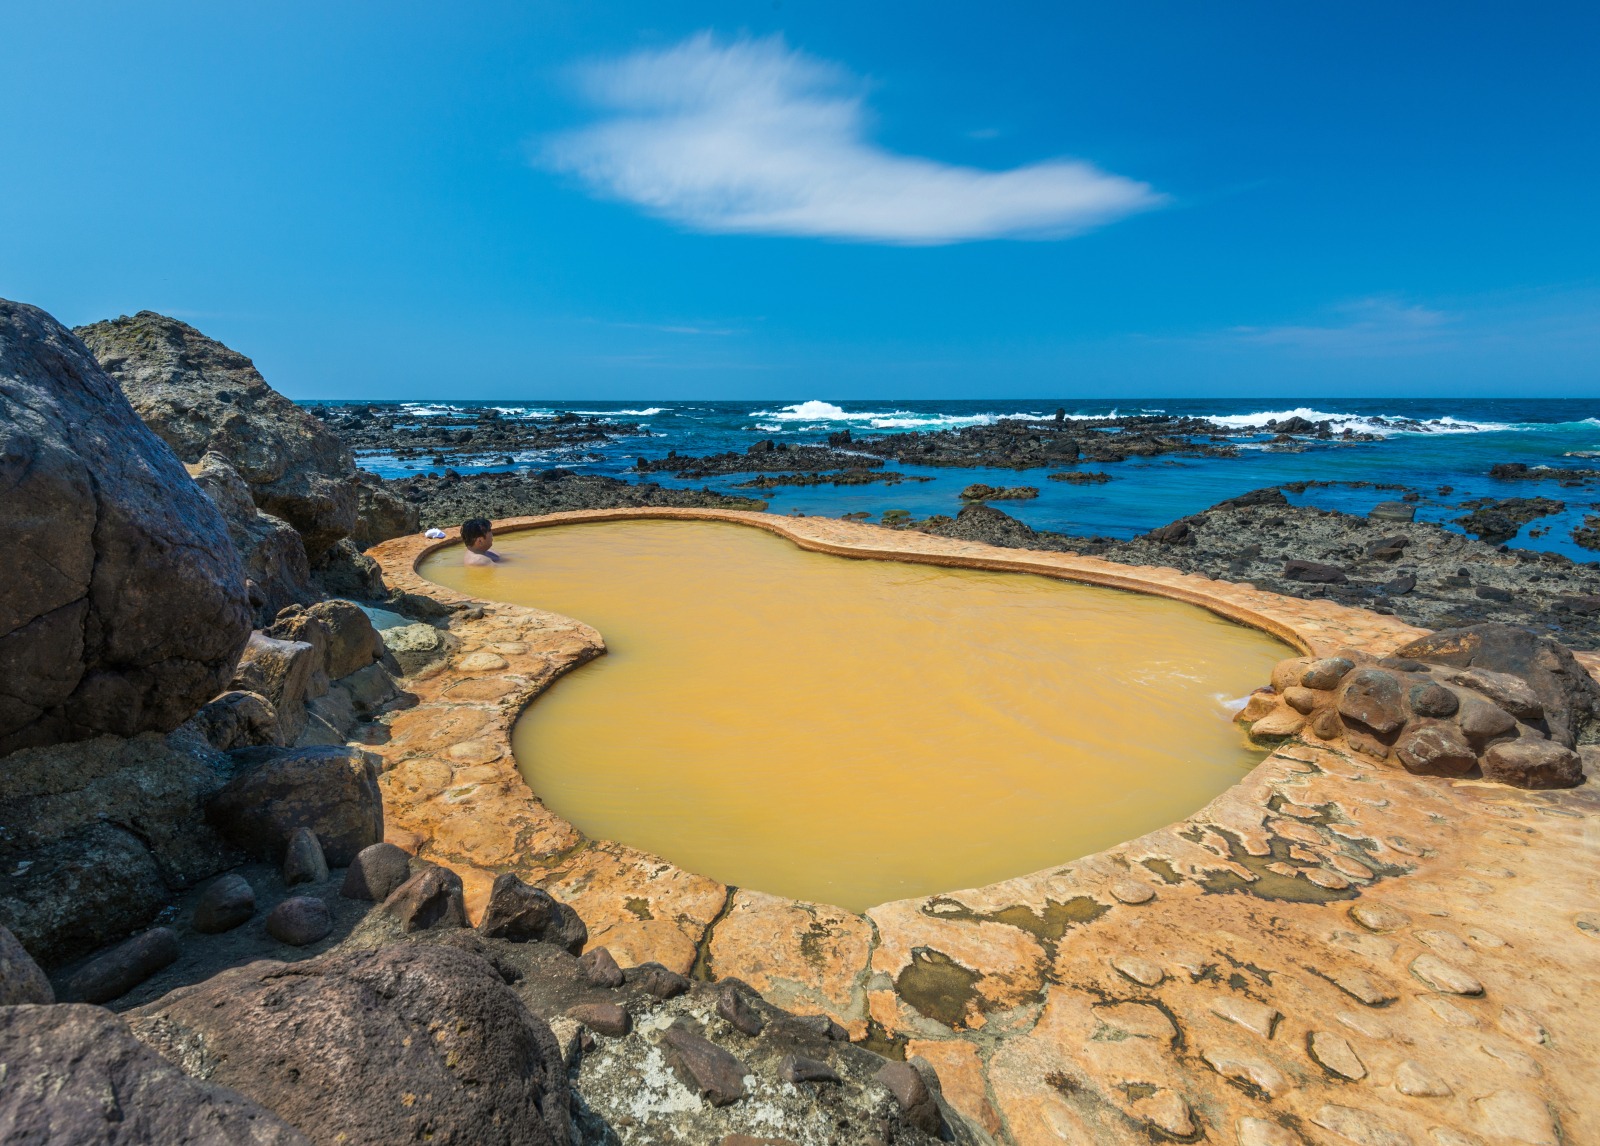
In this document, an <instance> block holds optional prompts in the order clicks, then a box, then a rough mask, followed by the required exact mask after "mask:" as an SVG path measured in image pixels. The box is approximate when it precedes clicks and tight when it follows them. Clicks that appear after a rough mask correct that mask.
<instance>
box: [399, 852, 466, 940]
mask: <svg viewBox="0 0 1600 1146" xmlns="http://www.w3.org/2000/svg"><path fill="white" fill-rule="evenodd" d="M383 912H384V914H385V915H387V916H389V917H390V918H391V919H393V920H394V921H395V922H396V923H398V924H399V925H400V929H401V930H402V931H408V932H409V931H426V930H428V929H429V928H433V927H466V926H467V905H466V901H465V899H464V897H463V893H462V887H461V877H460V876H459V875H457V874H456V873H455V872H453V871H451V870H450V869H449V868H447V867H439V866H437V865H435V864H429V865H428V866H426V867H424V868H422V870H420V871H418V872H417V873H416V874H415V875H413V876H412V877H411V878H410V879H408V880H406V881H405V883H403V884H401V885H400V886H399V887H397V888H395V890H394V892H393V893H392V894H391V895H390V896H389V898H388V899H386V900H384V901H383Z"/></svg>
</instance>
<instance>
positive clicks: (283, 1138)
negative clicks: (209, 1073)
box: [0, 1004, 311, 1146]
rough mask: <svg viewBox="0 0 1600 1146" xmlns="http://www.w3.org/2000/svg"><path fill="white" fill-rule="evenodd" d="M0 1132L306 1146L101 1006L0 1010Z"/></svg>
mask: <svg viewBox="0 0 1600 1146" xmlns="http://www.w3.org/2000/svg"><path fill="white" fill-rule="evenodd" d="M0 1073H3V1075H4V1077H5V1086H3V1087H0V1136H4V1138H5V1140H6V1141H8V1142H15V1143H19V1144H21V1143H29V1144H33V1143H37V1144H39V1146H45V1144H53V1143H71V1144H72V1146H311V1140H310V1139H309V1138H307V1137H306V1136H305V1135H303V1134H301V1133H300V1132H299V1131H297V1130H295V1129H294V1128H293V1127H291V1126H290V1125H289V1124H288V1123H286V1122H284V1121H283V1120H282V1119H280V1118H279V1117H278V1116H277V1115H276V1114H274V1113H273V1112H272V1111H270V1110H266V1109H264V1108H262V1107H261V1106H258V1105H257V1104H256V1103H254V1102H252V1101H251V1100H250V1099H248V1098H245V1097H244V1096H243V1095H242V1094H239V1093H237V1092H236V1091H232V1090H228V1089H226V1088H224V1087H221V1086H216V1085H214V1084H212V1083H210V1082H201V1081H199V1080H197V1079H194V1078H190V1077H189V1076H188V1075H186V1074H184V1073H183V1071H181V1070H179V1069H178V1068H177V1067H176V1066H174V1065H173V1064H172V1063H170V1062H168V1061H167V1060H166V1059H164V1058H163V1057H162V1056H160V1055H158V1054H156V1053H155V1052H154V1051H152V1050H150V1049H149V1048H148V1047H146V1046H144V1045H143V1044H142V1043H140V1042H139V1040H138V1039H136V1038H134V1037H133V1035H132V1033H130V1032H129V1030H128V1027H127V1025H126V1024H125V1023H123V1021H122V1020H121V1019H119V1018H117V1016H115V1015H113V1014H112V1013H111V1012H110V1011H107V1010H105V1009H104V1008H102V1007H90V1006H82V1005H76V1004H62V1005H59V1006H54V1007H0Z"/></svg>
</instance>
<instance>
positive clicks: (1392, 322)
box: [1227, 296, 1454, 354]
mask: <svg viewBox="0 0 1600 1146" xmlns="http://www.w3.org/2000/svg"><path fill="white" fill-rule="evenodd" d="M1330 317H1331V321H1329V322H1326V323H1321V324H1315V325H1310V324H1308V325H1304V326H1295V325H1290V326H1237V327H1234V328H1233V329H1232V330H1230V331H1228V332H1227V337H1228V338H1229V339H1230V340H1233V341H1238V342H1243V343H1248V344H1250V345H1254V346H1281V347H1289V348H1293V349H1297V350H1311V351H1317V352H1321V353H1347V354H1370V353H1388V352H1392V351H1396V350H1405V349H1411V348H1421V347H1424V346H1430V345H1433V344H1436V343H1437V342H1438V340H1439V339H1441V338H1442V337H1444V336H1446V335H1447V334H1449V333H1450V327H1451V325H1452V322H1453V319H1454V316H1452V315H1450V314H1447V313H1445V312H1444V311H1440V310H1434V309H1432V308H1430V307H1426V306H1419V305H1417V304H1415V303H1408V302H1405V301H1404V300H1402V299H1397V298H1392V297H1387V296H1379V297H1376V298H1363V299H1356V300H1355V301H1353V302H1348V303H1344V304H1343V305H1341V306H1339V307H1337V308H1335V312H1334V314H1333V315H1332V316H1330Z"/></svg>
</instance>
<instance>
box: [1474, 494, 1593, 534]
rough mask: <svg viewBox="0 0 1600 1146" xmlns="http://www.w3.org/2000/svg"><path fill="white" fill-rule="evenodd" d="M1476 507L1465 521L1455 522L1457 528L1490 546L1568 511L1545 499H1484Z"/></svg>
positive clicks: (1555, 502)
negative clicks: (1540, 519) (1543, 518)
mask: <svg viewBox="0 0 1600 1146" xmlns="http://www.w3.org/2000/svg"><path fill="white" fill-rule="evenodd" d="M1468 504H1469V505H1475V508H1473V510H1472V512H1471V513H1469V514H1467V515H1466V516H1465V517H1458V518H1456V524H1457V525H1459V526H1461V528H1462V529H1464V530H1466V531H1467V532H1468V533H1470V534H1473V535H1474V536H1476V537H1479V538H1481V539H1482V540H1484V541H1486V542H1488V543H1489V544H1490V545H1499V544H1500V543H1501V542H1505V541H1510V540H1511V539H1512V538H1513V537H1515V536H1516V535H1517V534H1518V533H1519V532H1521V530H1522V527H1523V526H1524V525H1526V524H1527V523H1528V522H1530V521H1534V520H1537V519H1538V518H1541V517H1548V516H1549V515H1550V514H1552V513H1560V512H1562V511H1563V510H1565V509H1566V508H1567V507H1566V505H1565V504H1563V503H1562V502H1559V501H1555V500H1553V499H1552V498H1548V497H1508V498H1505V499H1503V500H1501V501H1494V500H1492V499H1488V498H1485V499H1484V502H1483V503H1471V502H1469V503H1468Z"/></svg>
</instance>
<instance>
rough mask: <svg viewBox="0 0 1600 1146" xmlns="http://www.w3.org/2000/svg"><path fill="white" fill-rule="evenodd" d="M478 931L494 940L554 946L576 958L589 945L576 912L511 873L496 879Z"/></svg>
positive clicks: (581, 921)
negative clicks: (585, 945) (539, 942)
mask: <svg viewBox="0 0 1600 1146" xmlns="http://www.w3.org/2000/svg"><path fill="white" fill-rule="evenodd" d="M478 931H479V932H480V933H482V934H483V935H486V936H488V937H489V938H491V939H509V940H511V941H512V942H513V943H526V942H529V941H541V942H545V943H554V944H556V945H557V946H558V947H564V948H565V949H566V950H568V951H570V952H571V953H572V954H574V955H576V954H577V953H578V952H580V951H582V950H583V945H584V944H585V943H587V942H588V941H589V931H588V929H587V928H586V927H584V925H583V920H582V919H580V918H578V913H577V912H576V911H573V910H572V908H570V907H568V906H567V905H566V904H564V903H559V902H557V901H556V899H555V898H554V897H553V896H551V894H550V893H549V892H547V891H545V890H544V889H543V888H538V887H530V886H528V885H527V884H525V883H523V882H522V881H521V880H520V879H518V878H517V877H516V876H514V875H512V874H511V873H510V872H504V873H502V874H501V875H498V876H496V877H495V881H494V886H493V887H492V888H491V889H490V891H489V904H488V906H487V907H485V908H484V911H483V918H482V920H480V921H479V923H478Z"/></svg>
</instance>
